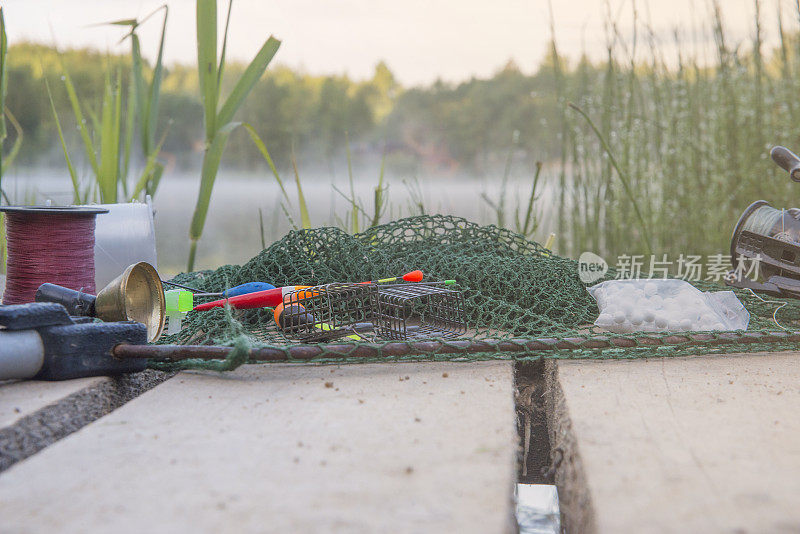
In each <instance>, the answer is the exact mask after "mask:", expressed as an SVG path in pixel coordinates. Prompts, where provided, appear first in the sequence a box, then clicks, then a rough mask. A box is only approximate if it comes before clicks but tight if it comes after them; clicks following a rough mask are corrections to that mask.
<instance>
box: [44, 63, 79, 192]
mask: <svg viewBox="0 0 800 534" xmlns="http://www.w3.org/2000/svg"><path fill="white" fill-rule="evenodd" d="M44 86H45V88H47V97H48V98H49V99H50V110H51V111H52V113H53V120H55V123H56V130H57V131H58V140H59V141H60V142H61V150H62V151H63V152H64V160H65V161H66V162H67V170H68V171H69V177H70V179H71V180H72V200H73V202H74V203H75V204H81V202H82V198H81V186H80V182H79V181H78V173H77V172H76V171H75V166H74V165H73V164H72V159H71V158H70V157H69V150H67V142H66V141H65V140H64V131H63V130H62V129H61V120H59V118H58V112H57V111H56V105H55V102H54V101H53V93H52V92H51V91H50V82H48V81H47V76H45V77H44Z"/></svg>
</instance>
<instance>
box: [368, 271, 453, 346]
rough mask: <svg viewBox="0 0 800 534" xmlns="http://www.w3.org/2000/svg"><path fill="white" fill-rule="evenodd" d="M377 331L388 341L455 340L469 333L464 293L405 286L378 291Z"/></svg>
mask: <svg viewBox="0 0 800 534" xmlns="http://www.w3.org/2000/svg"><path fill="white" fill-rule="evenodd" d="M377 305H378V306H377V308H378V309H377V314H376V330H377V334H378V336H380V337H382V338H386V339H401V340H402V339H409V338H414V339H419V338H454V337H459V336H462V335H464V334H465V333H466V331H467V325H466V323H465V322H464V299H463V297H462V295H461V292H460V291H454V290H451V289H446V288H445V287H444V286H437V285H425V284H401V285H397V286H393V287H385V288H381V287H379V288H378V298H377Z"/></svg>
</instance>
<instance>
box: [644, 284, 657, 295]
mask: <svg viewBox="0 0 800 534" xmlns="http://www.w3.org/2000/svg"><path fill="white" fill-rule="evenodd" d="M656 293H658V284H656V283H655V282H647V283H646V284H645V285H644V294H645V295H647V296H648V297H652V296H653V295H655V294H656Z"/></svg>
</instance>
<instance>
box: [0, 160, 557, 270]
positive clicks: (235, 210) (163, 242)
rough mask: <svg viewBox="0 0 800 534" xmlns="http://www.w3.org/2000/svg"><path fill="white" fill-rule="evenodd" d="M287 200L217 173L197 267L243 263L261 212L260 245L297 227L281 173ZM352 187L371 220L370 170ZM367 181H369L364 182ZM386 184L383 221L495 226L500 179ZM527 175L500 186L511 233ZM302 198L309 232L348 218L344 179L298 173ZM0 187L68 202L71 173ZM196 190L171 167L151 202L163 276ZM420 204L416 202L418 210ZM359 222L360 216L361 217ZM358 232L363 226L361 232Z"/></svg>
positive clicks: (544, 194)
mask: <svg viewBox="0 0 800 534" xmlns="http://www.w3.org/2000/svg"><path fill="white" fill-rule="evenodd" d="M282 177H283V180H284V185H285V187H286V189H287V192H288V194H289V198H290V199H291V205H290V206H289V207H288V213H289V216H290V217H291V219H292V221H290V220H289V218H288V217H287V215H286V213H285V212H284V210H283V209H282V208H281V200H282V196H281V192H280V188H279V187H278V185H277V183H276V182H275V179H274V177H273V176H272V175H271V174H270V173H268V172H243V171H235V170H224V169H223V170H222V171H220V173H219V176H218V177H217V181H216V184H215V186H214V192H213V195H212V197H211V205H210V208H209V211H208V217H207V219H206V226H205V230H204V233H203V237H202V238H201V240H200V243H199V246H198V257H197V264H196V268H197V269H213V268H216V267H219V266H220V265H224V264H241V263H243V262H245V261H247V260H248V259H250V258H251V257H253V256H254V255H256V254H257V253H258V252H259V251H260V250H261V230H260V225H259V209H260V210H261V212H262V215H263V224H264V239H265V241H266V245H267V246H269V245H270V243H272V242H274V241H275V240H277V239H280V238H281V237H282V236H283V235H285V234H286V232H287V231H289V230H291V229H292V228H293V223H294V224H295V225H297V226H299V225H300V215H299V212H298V211H297V188H296V185H295V183H294V179H293V178H292V177H291V174H289V173H284V174H283V175H282ZM354 177H355V178H354V181H353V190H354V192H355V196H356V198H357V199H358V200H359V202H360V203H361V206H362V207H363V209H364V210H365V211H366V212H367V213H368V214H370V216H371V215H372V213H373V211H374V196H375V187H376V186H377V183H378V178H377V173H376V172H375V170H374V169H369V170H365V171H364V172H358V170H357V171H356V172H354ZM362 177H369V178H362ZM384 180H385V186H387V187H388V190H387V192H386V197H387V198H388V206H387V208H386V211H385V212H384V215H383V217H382V218H381V222H388V221H390V220H394V219H399V218H402V217H407V216H410V215H418V214H420V213H421V211H422V210H423V209H424V212H425V213H426V214H442V215H456V216H459V217H464V218H466V219H468V220H470V221H473V222H477V223H480V224H496V223H497V218H496V214H495V212H494V211H493V209H492V208H491V206H489V204H488V203H487V202H486V201H485V200H484V199H483V198H482V195H486V196H487V197H488V198H489V199H491V200H492V201H493V202H497V201H498V200H499V198H500V196H501V194H500V192H501V190H502V175H501V174H497V175H493V176H491V177H476V176H474V175H469V174H448V175H444V176H443V175H428V176H427V177H425V178H422V177H421V178H418V179H414V178H409V177H407V176H403V175H400V174H392V173H391V172H389V171H387V173H386V176H385V179H384ZM531 184H532V175H531V176H527V175H523V173H521V172H520V173H519V175H512V176H510V177H509V180H508V185H507V188H506V200H505V202H506V204H505V205H506V225H507V226H509V227H511V228H513V227H514V223H513V221H514V218H515V211H516V210H517V208H519V210H520V212H521V215H520V216H521V217H522V216H524V212H525V209H526V208H527V202H528V198H529V195H530V188H531ZM301 185H302V188H303V193H304V195H305V197H306V201H307V202H308V208H309V215H310V219H311V224H312V226H313V227H319V226H340V227H341V226H343V224H344V223H343V222H342V221H347V220H348V212H349V210H350V209H351V204H350V201H349V199H348V198H345V197H344V196H343V195H342V194H340V193H338V192H337V191H336V189H338V190H339V191H341V193H343V194H344V195H347V196H348V197H349V196H350V183H349V180H348V178H347V176H346V175H345V176H335V177H332V176H331V174H330V173H324V172H320V171H316V172H313V173H308V172H306V173H303V174H302V175H301ZM3 188H4V189H5V190H6V192H7V193H8V195H9V197H10V198H11V200H12V203H15V204H22V203H26V204H30V203H37V204H41V203H44V202H45V201H46V200H48V199H49V200H52V202H53V203H54V204H70V203H71V201H72V191H71V184H70V180H69V176H68V175H67V173H66V172H65V171H64V170H61V169H55V170H46V169H19V170H16V171H15V172H12V173H9V174H8V175H6V176H5V177H4V178H3ZM198 189H199V177H198V173H197V172H193V171H185V170H176V171H173V172H167V173H166V174H165V175H164V178H163V179H162V181H161V184H160V186H159V189H158V192H157V195H156V198H155V199H154V200H153V206H154V211H155V222H156V240H157V249H158V264H159V265H158V266H159V270H160V271H161V272H162V274H163V275H164V276H169V275H173V274H177V273H178V272H181V271H182V270H184V269H185V267H186V260H187V257H188V254H189V238H188V236H189V224H190V222H191V218H192V213H193V211H194V206H195V202H196V200H197V194H198ZM552 190H553V188H552V184H551V183H548V181H547V180H546V177H544V175H543V178H542V180H541V181H540V191H541V192H540V193H539V199H538V200H537V202H536V207H537V212H538V215H539V219H540V226H539V229H538V230H537V232H536V234H535V236H534V238H535V239H536V240H538V241H544V240H545V239H546V237H547V235H548V234H549V233H550V232H551V231H553V228H554V226H555V221H554V218H553V216H552V208H553V207H554V203H553V202H547V201H546V199H547V198H553V195H552ZM420 204H421V205H420ZM363 219H366V217H364V218H363ZM360 229H361V230H363V229H364V228H363V227H362V228H360Z"/></svg>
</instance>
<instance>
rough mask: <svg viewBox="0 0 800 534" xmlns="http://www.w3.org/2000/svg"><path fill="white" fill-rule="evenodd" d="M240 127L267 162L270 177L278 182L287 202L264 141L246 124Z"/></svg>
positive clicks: (281, 181)
mask: <svg viewBox="0 0 800 534" xmlns="http://www.w3.org/2000/svg"><path fill="white" fill-rule="evenodd" d="M242 126H243V127H244V129H245V130H247V133H248V135H249V136H250V139H251V140H252V141H253V144H254V145H255V146H256V148H257V149H258V151H259V153H260V154H261V156H262V157H263V158H264V161H266V162H267V165H268V166H269V168H270V170H271V171H272V175H273V176H274V177H275V181H276V182H278V187H280V188H281V193H282V194H283V198H284V199H286V201H287V202H288V201H289V195H288V194H287V193H286V188H285V187H284V186H283V180H281V177H280V175H279V174H278V169H277V168H276V167H275V163H273V161H272V157H271V156H270V155H269V151H268V150H267V147H266V145H264V141H262V140H261V137H260V136H259V135H258V132H256V129H255V128H253V126H252V125H251V124H249V123H247V122H244V123H242Z"/></svg>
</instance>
